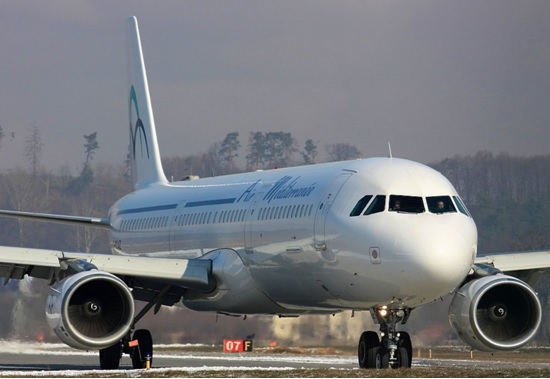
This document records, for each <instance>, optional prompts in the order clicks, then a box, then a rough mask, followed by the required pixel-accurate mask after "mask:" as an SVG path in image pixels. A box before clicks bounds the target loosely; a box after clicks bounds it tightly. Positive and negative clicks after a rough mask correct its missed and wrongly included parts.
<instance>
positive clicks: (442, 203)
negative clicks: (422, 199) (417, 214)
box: [426, 196, 456, 214]
mask: <svg viewBox="0 0 550 379" xmlns="http://www.w3.org/2000/svg"><path fill="white" fill-rule="evenodd" d="M426 203H428V209H429V210H430V212H431V213H436V214H441V213H450V212H456V208H455V206H454V204H453V202H452V201H451V197H450V196H430V197H427V198H426Z"/></svg>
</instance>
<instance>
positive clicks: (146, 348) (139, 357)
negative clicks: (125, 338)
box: [131, 329, 153, 368]
mask: <svg viewBox="0 0 550 379" xmlns="http://www.w3.org/2000/svg"><path fill="white" fill-rule="evenodd" d="M132 339H133V340H138V346H137V347H135V348H134V350H133V352H132V354H131V358H132V367H133V368H144V367H145V362H146V360H147V358H146V357H147V356H149V357H150V359H149V363H150V367H153V337H152V336H151V332H150V331H149V330H147V329H138V330H136V331H135V332H134V336H133V338H132Z"/></svg>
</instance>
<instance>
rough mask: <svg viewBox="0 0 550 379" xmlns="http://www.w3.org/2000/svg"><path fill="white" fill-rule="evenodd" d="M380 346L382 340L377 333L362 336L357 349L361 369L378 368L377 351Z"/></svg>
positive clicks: (366, 333)
mask: <svg viewBox="0 0 550 379" xmlns="http://www.w3.org/2000/svg"><path fill="white" fill-rule="evenodd" d="M379 346H380V340H379V339H378V334H377V333H375V332H372V331H367V332H363V334H361V338H359V346H358V348H357V355H358V358H359V367H360V368H376V351H377V350H378V347H379Z"/></svg>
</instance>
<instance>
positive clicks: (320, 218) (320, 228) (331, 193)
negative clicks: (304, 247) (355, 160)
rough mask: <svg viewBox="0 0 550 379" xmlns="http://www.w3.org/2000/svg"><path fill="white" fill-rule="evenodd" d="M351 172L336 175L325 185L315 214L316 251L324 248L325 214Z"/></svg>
mask: <svg viewBox="0 0 550 379" xmlns="http://www.w3.org/2000/svg"><path fill="white" fill-rule="evenodd" d="M351 175H352V173H351V172H346V173H342V174H340V175H338V176H337V177H336V179H334V180H333V181H332V183H330V184H329V185H328V187H327V190H326V191H325V194H324V195H323V197H322V198H321V201H320V202H319V205H318V206H317V213H316V214H315V227H314V228H315V232H314V243H315V249H316V250H318V251H322V250H326V248H327V246H326V241H325V238H326V237H325V222H326V220H327V215H328V213H329V211H330V208H331V206H332V203H333V202H334V199H335V198H336V196H338V192H340V189H341V188H342V186H343V185H344V183H346V181H347V180H348V179H349V178H350V177H351Z"/></svg>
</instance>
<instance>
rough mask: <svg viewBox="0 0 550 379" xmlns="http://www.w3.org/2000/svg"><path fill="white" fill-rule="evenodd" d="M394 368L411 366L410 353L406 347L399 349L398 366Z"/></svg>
mask: <svg viewBox="0 0 550 379" xmlns="http://www.w3.org/2000/svg"><path fill="white" fill-rule="evenodd" d="M394 368H411V366H410V364H409V353H408V352H407V349H405V348H404V347H399V348H398V349H397V367H394Z"/></svg>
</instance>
